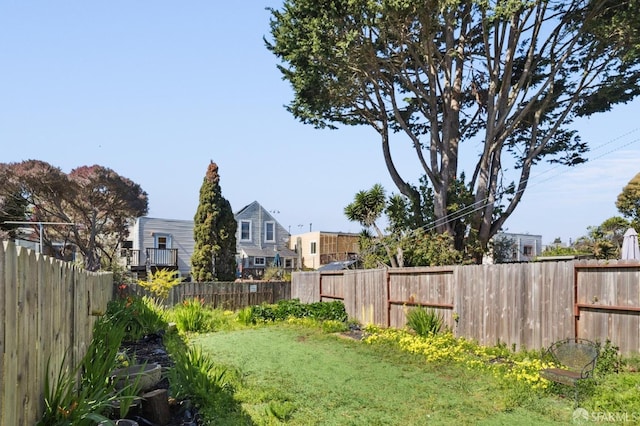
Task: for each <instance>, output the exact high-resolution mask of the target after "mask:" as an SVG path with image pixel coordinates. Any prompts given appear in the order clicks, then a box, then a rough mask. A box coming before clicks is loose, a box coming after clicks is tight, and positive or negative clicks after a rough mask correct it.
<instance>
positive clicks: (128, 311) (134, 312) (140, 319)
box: [106, 296, 167, 340]
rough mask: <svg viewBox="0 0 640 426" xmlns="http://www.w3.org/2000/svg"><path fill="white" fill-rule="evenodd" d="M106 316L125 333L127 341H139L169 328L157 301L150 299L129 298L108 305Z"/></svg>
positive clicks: (113, 301)
mask: <svg viewBox="0 0 640 426" xmlns="http://www.w3.org/2000/svg"><path fill="white" fill-rule="evenodd" d="M106 315H107V316H108V317H109V321H110V322H111V323H112V324H113V325H114V326H116V327H122V328H123V329H124V331H125V335H124V339H125V340H139V339H140V338H142V337H143V336H146V335H148V334H151V333H157V332H158V331H159V330H164V329H166V327H167V322H166V320H165V319H164V316H163V314H162V313H161V311H160V310H159V308H158V305H157V304H156V303H155V301H154V300H153V299H151V298H149V297H137V296H129V297H127V298H126V299H116V300H112V301H111V302H109V304H108V305H107V312H106Z"/></svg>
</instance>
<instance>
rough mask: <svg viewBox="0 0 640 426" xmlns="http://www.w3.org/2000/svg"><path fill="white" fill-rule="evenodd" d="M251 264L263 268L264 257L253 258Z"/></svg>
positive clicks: (265, 262) (264, 263)
mask: <svg viewBox="0 0 640 426" xmlns="http://www.w3.org/2000/svg"><path fill="white" fill-rule="evenodd" d="M258 260H260V262H258ZM253 264H254V265H255V266H265V265H266V264H267V261H266V259H265V258H264V257H254V258H253Z"/></svg>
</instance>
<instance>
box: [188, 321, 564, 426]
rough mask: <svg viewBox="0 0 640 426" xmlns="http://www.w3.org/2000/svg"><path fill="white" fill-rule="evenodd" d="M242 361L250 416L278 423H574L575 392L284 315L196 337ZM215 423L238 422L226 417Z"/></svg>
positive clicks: (210, 350) (224, 358) (224, 356)
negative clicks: (522, 384)
mask: <svg viewBox="0 0 640 426" xmlns="http://www.w3.org/2000/svg"><path fill="white" fill-rule="evenodd" d="M192 344H193V345H196V346H199V347H201V348H202V350H203V352H204V353H207V354H209V355H210V356H211V357H212V358H213V359H215V360H216V362H218V363H222V364H225V365H228V366H232V367H234V368H238V369H239V370H240V371H242V372H243V373H244V384H243V386H241V387H239V388H238V389H237V391H236V394H235V398H236V399H237V401H238V402H239V404H240V407H241V408H242V412H243V415H245V416H248V417H249V418H250V419H251V420H250V422H249V421H247V418H246V417H245V418H244V423H245V424H247V423H251V424H256V425H269V424H281V423H283V422H284V423H286V424H290V425H389V424H403V425H424V424H429V425H431V424H435V425H438V424H442V425H444V424H452V423H455V424H474V425H477V424H486V425H501V424H537V425H538V424H539V425H544V424H566V423H567V422H570V420H571V414H572V411H573V407H572V404H571V401H563V400H559V399H557V398H552V397H545V396H543V395H542V394H535V393H532V392H531V390H529V389H522V390H521V391H520V392H519V390H518V388H517V387H511V388H509V389H505V388H504V387H503V386H504V382H503V381H500V380H499V379H497V378H495V377H494V376H493V375H491V374H489V373H487V372H483V371H476V370H469V369H467V368H465V367H464V366H461V365H457V364H455V363H449V364H443V363H433V364H427V363H425V361H424V359H423V358H419V357H418V356H416V355H411V354H408V353H402V352H400V351H398V350H397V349H395V348H391V347H389V346H385V345H365V344H363V343H361V342H357V341H352V340H347V339H342V338H339V337H337V336H335V335H329V334H325V333H322V332H321V331H320V330H316V329H312V328H306V327H295V326H291V325H286V324H277V325H271V326H265V327H258V328H250V329H244V330H238V331H226V332H217V333H210V334H201V335H197V336H192ZM216 424H238V423H237V419H234V418H227V419H223V418H217V419H216Z"/></svg>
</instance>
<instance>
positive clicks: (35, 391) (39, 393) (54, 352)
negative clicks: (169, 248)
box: [0, 242, 113, 426]
mask: <svg viewBox="0 0 640 426" xmlns="http://www.w3.org/2000/svg"><path fill="white" fill-rule="evenodd" d="M112 294H113V278H112V274H111V273H101V274H98V273H90V272H86V271H83V270H81V269H79V268H77V267H75V266H73V265H71V264H69V263H67V262H61V261H57V260H54V259H52V258H50V257H47V256H42V255H40V254H36V253H35V252H33V251H31V250H27V249H25V248H21V247H16V246H15V245H14V244H13V243H11V242H3V243H2V244H0V337H2V340H1V341H0V346H1V348H0V349H1V350H0V426H14V425H32V424H35V423H36V421H37V419H38V418H39V417H40V416H41V415H42V413H43V411H44V381H45V377H46V375H47V361H48V360H50V365H51V368H50V370H51V371H49V379H50V380H53V379H54V377H55V376H56V374H57V372H58V369H59V367H60V366H61V364H62V362H63V359H64V360H65V363H66V364H67V365H68V366H73V365H76V363H77V362H78V361H79V360H80V359H81V358H82V356H84V354H85V352H86V348H87V346H88V345H89V343H90V342H91V337H92V331H93V324H94V323H95V320H96V318H97V317H96V316H95V315H98V314H100V313H103V312H104V311H105V310H106V307H107V303H108V302H109V300H111V298H112Z"/></svg>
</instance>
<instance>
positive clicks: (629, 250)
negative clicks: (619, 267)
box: [620, 228, 640, 260]
mask: <svg viewBox="0 0 640 426" xmlns="http://www.w3.org/2000/svg"><path fill="white" fill-rule="evenodd" d="M620 258H621V259H622V260H640V248H639V247H638V233H637V232H636V230H635V229H633V228H629V229H627V232H625V233H624V238H623V240H622V250H620Z"/></svg>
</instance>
